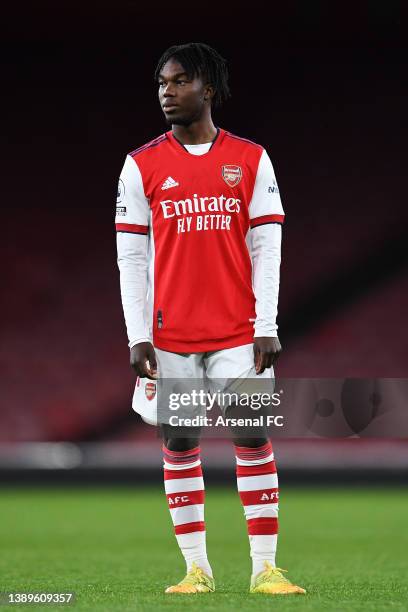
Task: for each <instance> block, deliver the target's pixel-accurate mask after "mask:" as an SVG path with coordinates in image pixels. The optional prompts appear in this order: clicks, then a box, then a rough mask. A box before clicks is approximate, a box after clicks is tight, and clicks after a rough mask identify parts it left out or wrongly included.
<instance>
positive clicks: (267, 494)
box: [235, 442, 279, 575]
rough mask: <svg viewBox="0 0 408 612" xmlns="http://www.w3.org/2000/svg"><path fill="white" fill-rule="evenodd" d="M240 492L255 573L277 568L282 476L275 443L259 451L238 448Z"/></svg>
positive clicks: (238, 482)
mask: <svg viewBox="0 0 408 612" xmlns="http://www.w3.org/2000/svg"><path fill="white" fill-rule="evenodd" d="M235 456H236V461H237V485H238V493H239V496H240V498H241V501H242V505H243V506H244V513H245V518H246V520H247V526H248V535H249V545H250V550H251V557H252V574H253V575H256V574H259V572H262V571H263V570H264V561H269V563H270V564H271V565H273V566H274V567H275V555H276V544H277V539H278V500H279V489H278V476H277V473H276V466H275V461H274V455H273V451H272V444H271V443H270V442H267V443H266V444H264V445H263V446H259V447H258V448H249V447H246V446H235Z"/></svg>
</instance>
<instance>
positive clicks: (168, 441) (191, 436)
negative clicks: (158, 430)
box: [162, 425, 200, 453]
mask: <svg viewBox="0 0 408 612" xmlns="http://www.w3.org/2000/svg"><path fill="white" fill-rule="evenodd" d="M162 436H163V443H164V446H165V447H166V448H167V449H168V450H170V451H174V452H179V453H180V452H183V451H188V450H191V449H192V448H196V447H197V446H198V445H199V443H200V430H199V428H197V427H189V428H185V427H183V428H180V427H173V426H171V425H162Z"/></svg>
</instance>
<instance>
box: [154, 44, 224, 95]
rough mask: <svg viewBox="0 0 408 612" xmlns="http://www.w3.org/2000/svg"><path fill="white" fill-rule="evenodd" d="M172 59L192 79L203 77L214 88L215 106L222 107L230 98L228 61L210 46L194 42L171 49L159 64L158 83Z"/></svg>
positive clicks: (156, 72) (174, 46) (157, 68)
mask: <svg viewBox="0 0 408 612" xmlns="http://www.w3.org/2000/svg"><path fill="white" fill-rule="evenodd" d="M171 58H174V59H175V60H177V61H178V62H179V63H180V64H181V65H182V66H183V68H184V70H185V71H186V74H187V76H188V77H189V78H190V79H193V78H194V77H196V76H197V77H198V76H201V77H202V78H204V79H206V81H207V82H208V83H209V84H210V85H212V86H213V87H214V90H215V94H214V97H213V104H214V106H220V105H221V104H222V103H223V102H224V101H225V100H226V99H227V98H229V97H230V95H231V94H230V89H229V86H228V68H227V60H225V59H224V58H223V57H221V55H220V54H219V53H218V51H216V50H215V49H213V48H212V47H210V46H209V45H206V44H205V43H194V42H193V43H186V44H183V45H173V46H172V47H169V48H168V49H167V50H166V51H165V52H164V53H163V55H162V56H161V58H160V59H159V61H158V63H157V67H156V70H155V72H154V78H155V80H156V81H157V80H158V79H159V74H160V72H161V69H162V68H163V66H164V64H165V63H166V62H168V61H169V59H171Z"/></svg>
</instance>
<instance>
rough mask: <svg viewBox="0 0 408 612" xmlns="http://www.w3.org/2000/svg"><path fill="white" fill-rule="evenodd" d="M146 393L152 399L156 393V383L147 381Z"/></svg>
mask: <svg viewBox="0 0 408 612" xmlns="http://www.w3.org/2000/svg"><path fill="white" fill-rule="evenodd" d="M145 394H146V397H147V399H148V400H152V399H153V398H154V396H155V395H156V383H150V382H149V383H146V386H145Z"/></svg>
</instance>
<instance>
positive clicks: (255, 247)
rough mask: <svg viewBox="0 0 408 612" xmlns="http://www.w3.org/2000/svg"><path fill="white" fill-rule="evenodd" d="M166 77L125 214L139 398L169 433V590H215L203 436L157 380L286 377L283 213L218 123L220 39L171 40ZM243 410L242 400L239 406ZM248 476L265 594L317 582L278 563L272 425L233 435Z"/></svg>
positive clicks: (271, 185)
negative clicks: (176, 559)
mask: <svg viewBox="0 0 408 612" xmlns="http://www.w3.org/2000/svg"><path fill="white" fill-rule="evenodd" d="M155 78H156V79H157V82H158V87H159V102H160V105H161V107H162V109H163V112H164V116H165V119H166V121H167V123H168V124H169V125H170V126H171V130H170V131H168V132H166V133H164V134H162V135H161V136H159V137H158V138H156V139H155V140H152V141H151V142H149V143H147V144H146V145H144V146H142V147H140V148H138V149H136V150H135V151H133V152H132V153H130V154H129V155H128V156H127V157H126V161H125V164H124V167H123V170H122V173H121V176H120V180H119V188H118V203H117V215H116V228H117V232H118V234H117V248H118V265H119V269H120V282H121V295H122V304H123V309H124V315H125V320H126V326H127V331H128V337H129V347H130V362H131V365H132V367H133V368H134V370H135V371H136V373H137V375H138V380H137V384H136V390H135V396H134V407H135V409H136V410H137V411H138V412H140V413H141V414H142V416H143V418H144V419H145V420H146V421H147V422H149V423H152V424H153V423H157V421H158V420H159V421H160V425H161V428H162V433H163V441H164V444H163V452H164V478H165V491H166V494H167V498H168V501H169V508H170V512H171V516H172V519H173V523H174V527H175V533H176V538H177V541H178V544H179V546H180V549H181V552H182V554H183V555H184V558H185V560H186V564H187V575H186V577H185V578H184V579H183V580H182V581H181V582H180V583H179V584H177V585H174V586H171V587H169V588H167V589H166V593H197V592H212V591H214V589H215V586H214V579H213V576H212V571H211V566H210V564H209V561H208V558H207V553H206V542H205V523H204V484H203V478H202V471H201V461H200V447H199V435H200V432H199V430H198V429H197V428H191V429H190V430H189V432H188V433H186V434H185V435H184V436H182V435H180V430H179V429H178V428H177V427H175V426H174V425H171V424H169V421H168V420H167V421H166V420H165V419H164V422H163V419H158V418H157V414H156V413H154V410H152V407H153V406H154V402H152V401H151V400H152V399H157V398H155V393H156V383H155V382H154V381H155V380H156V379H157V378H159V379H166V378H183V379H199V378H203V377H204V376H206V377H207V379H208V380H219V379H223V380H224V379H229V380H235V381H241V382H242V380H243V379H250V378H251V377H252V378H268V379H269V380H270V379H271V377H273V363H274V361H275V359H276V358H277V357H278V355H279V353H280V351H281V346H280V343H279V340H278V336H277V325H276V313H277V302H278V289H279V266H280V245H281V224H282V222H283V219H284V213H283V209H282V205H281V201H280V196H279V191H278V187H277V184H276V180H275V176H274V171H273V168H272V164H271V161H270V159H269V157H268V155H267V153H266V151H265V150H264V149H263V148H262V147H261V146H260V145H257V144H255V143H253V142H251V141H249V140H246V139H244V138H240V137H238V136H235V135H233V134H231V133H229V132H228V131H225V130H223V129H220V128H217V127H215V125H214V123H213V120H212V116H211V109H212V106H213V105H218V104H220V103H221V102H222V101H223V100H225V99H226V98H227V97H228V96H229V89H228V74H227V68H226V62H225V60H224V59H223V58H222V57H221V56H220V55H219V54H218V53H217V52H216V51H215V50H214V49H212V48H211V47H209V46H208V45H205V44H201V43H190V44H185V45H179V46H174V47H171V48H170V49H168V50H167V51H166V52H165V53H164V54H163V56H162V57H161V58H160V60H159V62H158V65H157V69H156V73H155ZM233 411H234V407H233V406H230V407H229V414H231V413H233ZM233 439H234V444H235V454H236V461H237V483H238V490H239V493H240V497H241V500H242V504H243V507H244V512H245V516H246V519H247V525H248V533H249V540H250V550H251V557H252V562H253V571H252V578H251V586H250V591H251V592H252V593H270V594H290V593H304V592H305V591H304V589H301V588H300V587H298V586H296V585H293V584H291V583H290V582H289V580H288V579H287V578H285V577H284V576H283V575H282V573H281V570H279V569H278V568H276V566H275V552H276V541H277V530H278V523H277V515H278V482H277V475H276V467H275V463H274V456H273V452H272V446H271V443H270V441H269V439H268V438H267V435H266V431H265V430H264V429H263V428H260V429H259V430H258V432H256V433H255V437H254V432H252V434H251V435H248V436H246V435H244V436H243V434H242V432H238V433H237V432H233Z"/></svg>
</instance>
